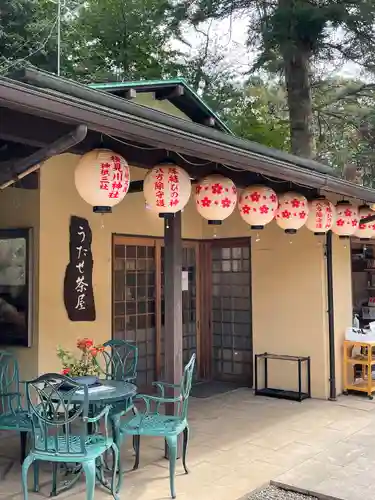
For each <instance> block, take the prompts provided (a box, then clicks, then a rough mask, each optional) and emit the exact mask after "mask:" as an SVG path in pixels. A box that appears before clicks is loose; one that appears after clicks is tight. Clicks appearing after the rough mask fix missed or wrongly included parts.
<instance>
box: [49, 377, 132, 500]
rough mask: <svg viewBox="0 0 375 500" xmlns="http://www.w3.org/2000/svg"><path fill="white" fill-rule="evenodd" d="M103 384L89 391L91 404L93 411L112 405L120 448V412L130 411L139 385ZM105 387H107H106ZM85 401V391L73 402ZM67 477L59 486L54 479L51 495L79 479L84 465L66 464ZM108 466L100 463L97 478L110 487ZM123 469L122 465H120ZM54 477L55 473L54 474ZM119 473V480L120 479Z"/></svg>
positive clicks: (114, 432) (106, 382) (73, 399)
mask: <svg viewBox="0 0 375 500" xmlns="http://www.w3.org/2000/svg"><path fill="white" fill-rule="evenodd" d="M100 383H101V385H100V386H98V387H93V388H90V389H89V391H88V396H89V404H90V406H91V408H92V411H93V412H95V413H98V412H99V411H100V409H101V408H103V407H104V406H106V405H112V410H111V413H110V419H111V425H112V433H113V439H114V442H115V443H116V444H117V445H118V447H119V449H120V436H119V423H120V412H124V411H128V410H129V409H130V408H131V407H132V406H133V398H134V396H135V395H136V394H137V386H136V385H134V384H130V383H129V382H123V381H118V380H100ZM104 388H105V389H104ZM82 401H83V391H82V396H80V395H79V394H76V395H75V396H74V397H73V398H72V400H71V402H72V403H73V404H74V403H81V402H82ZM119 457H120V458H119V460H120V461H121V452H120V455H119ZM65 467H66V472H65V477H66V479H65V480H64V481H63V482H62V484H61V485H60V486H59V487H57V483H56V481H54V483H53V486H52V491H51V496H57V495H58V494H59V493H61V492H62V491H65V490H67V489H70V488H71V487H73V486H74V485H75V484H76V482H77V481H78V480H79V478H80V476H81V474H82V467H81V466H80V465H74V464H66V465H65ZM105 468H107V469H108V466H107V465H106V464H105V463H104V462H101V463H100V464H98V470H97V479H98V480H99V481H100V483H101V484H102V485H103V486H105V487H107V488H108V487H109V484H108V483H107V481H106V480H105V477H104V469H105ZM120 470H121V466H120ZM69 475H72V477H71V478H69V479H67V476H69ZM54 477H56V476H55V474H54ZM120 479H121V478H120V474H119V481H120Z"/></svg>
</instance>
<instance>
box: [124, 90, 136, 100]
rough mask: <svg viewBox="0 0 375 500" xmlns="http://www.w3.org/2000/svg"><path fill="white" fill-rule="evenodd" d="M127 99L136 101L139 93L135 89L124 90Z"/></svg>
mask: <svg viewBox="0 0 375 500" xmlns="http://www.w3.org/2000/svg"><path fill="white" fill-rule="evenodd" d="M124 97H125V99H135V98H136V97H137V91H136V90H135V89H128V90H124Z"/></svg>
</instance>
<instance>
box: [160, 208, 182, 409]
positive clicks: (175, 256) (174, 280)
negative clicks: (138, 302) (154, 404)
mask: <svg viewBox="0 0 375 500" xmlns="http://www.w3.org/2000/svg"><path fill="white" fill-rule="evenodd" d="M164 304H165V305H164V307H165V310H164V318H165V320H164V331H165V334H164V335H165V337H164V346H165V347H164V349H165V361H164V362H165V369H164V372H165V379H166V381H167V382H169V383H171V384H179V383H180V381H181V377H182V369H183V367H182V236H181V212H177V213H176V214H175V215H174V217H168V218H166V219H165V222H164ZM177 395H178V391H171V392H170V394H169V396H172V397H173V396H177ZM175 411H176V405H174V404H170V405H167V407H166V413H167V414H168V415H173V414H175Z"/></svg>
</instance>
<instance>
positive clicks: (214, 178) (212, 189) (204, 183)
mask: <svg viewBox="0 0 375 500" xmlns="http://www.w3.org/2000/svg"><path fill="white" fill-rule="evenodd" d="M195 204H196V207H197V210H198V212H199V214H200V215H201V216H202V217H204V218H205V219H207V220H208V223H209V224H221V222H222V221H223V220H224V219H226V218H227V217H229V216H230V214H231V213H232V212H233V210H234V209H235V207H236V205H237V188H236V186H235V185H234V183H233V181H232V180H231V179H228V178H227V177H223V176H222V175H217V174H214V175H209V176H208V177H205V178H204V179H202V180H201V181H199V183H198V184H197V185H196V187H195Z"/></svg>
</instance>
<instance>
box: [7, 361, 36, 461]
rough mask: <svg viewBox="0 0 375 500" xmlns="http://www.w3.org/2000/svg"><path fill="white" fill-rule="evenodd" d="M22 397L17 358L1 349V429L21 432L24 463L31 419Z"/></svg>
mask: <svg viewBox="0 0 375 500" xmlns="http://www.w3.org/2000/svg"><path fill="white" fill-rule="evenodd" d="M21 398H22V394H21V392H20V380H19V370H18V362H17V359H16V358H15V357H14V356H13V354H11V353H10V352H6V351H0V405H1V406H0V430H10V431H16V432H19V433H20V437H21V464H22V462H23V461H24V459H25V457H26V445H27V436H28V433H29V432H30V431H31V420H30V417H29V414H28V412H27V411H26V409H24V408H23V406H22V402H21Z"/></svg>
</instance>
